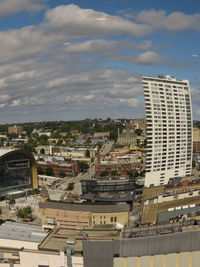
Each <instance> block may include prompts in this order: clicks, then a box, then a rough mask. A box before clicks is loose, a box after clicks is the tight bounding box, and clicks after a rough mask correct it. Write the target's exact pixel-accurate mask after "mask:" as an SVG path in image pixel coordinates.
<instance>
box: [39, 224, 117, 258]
mask: <svg viewBox="0 0 200 267" xmlns="http://www.w3.org/2000/svg"><path fill="white" fill-rule="evenodd" d="M119 234H120V232H119V230H116V229H114V227H113V225H107V226H106V227H105V226H102V227H98V228H97V227H92V228H85V229H70V228H67V227H64V226H56V227H54V229H53V230H52V232H50V233H49V234H48V236H47V237H46V238H45V239H44V240H43V242H42V243H41V244H40V245H39V250H40V249H41V250H53V251H64V249H65V248H73V249H74V251H75V253H78V254H79V253H81V252H82V250H83V244H82V243H83V240H86V239H87V240H116V239H118V238H119ZM71 240H73V242H74V244H69V242H68V241H71Z"/></svg>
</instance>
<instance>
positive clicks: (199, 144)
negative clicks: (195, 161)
mask: <svg viewBox="0 0 200 267" xmlns="http://www.w3.org/2000/svg"><path fill="white" fill-rule="evenodd" d="M193 152H194V153H200V129H199V128H193Z"/></svg>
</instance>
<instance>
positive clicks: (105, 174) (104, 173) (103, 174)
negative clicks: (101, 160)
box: [100, 171, 109, 177]
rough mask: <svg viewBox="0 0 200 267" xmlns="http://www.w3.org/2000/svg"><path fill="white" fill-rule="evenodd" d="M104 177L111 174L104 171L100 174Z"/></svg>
mask: <svg viewBox="0 0 200 267" xmlns="http://www.w3.org/2000/svg"><path fill="white" fill-rule="evenodd" d="M100 175H101V176H102V177H105V176H108V175H109V172H108V171H102V172H101V174H100Z"/></svg>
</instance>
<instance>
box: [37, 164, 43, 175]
mask: <svg viewBox="0 0 200 267" xmlns="http://www.w3.org/2000/svg"><path fill="white" fill-rule="evenodd" d="M37 170H38V174H40V175H42V174H44V171H43V169H42V167H40V166H38V169H37Z"/></svg>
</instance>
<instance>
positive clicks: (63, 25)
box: [0, 0, 186, 122]
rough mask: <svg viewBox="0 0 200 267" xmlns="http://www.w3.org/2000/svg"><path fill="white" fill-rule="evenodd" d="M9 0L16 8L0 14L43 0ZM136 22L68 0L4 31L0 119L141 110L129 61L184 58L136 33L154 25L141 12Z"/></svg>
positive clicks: (174, 62) (166, 62) (175, 62)
mask: <svg viewBox="0 0 200 267" xmlns="http://www.w3.org/2000/svg"><path fill="white" fill-rule="evenodd" d="M12 1H13V3H15V5H13V7H12V8H13V9H7V11H5V10H6V9H5V8H4V9H1V10H0V13H1V12H4V13H2V14H10V13H12V12H18V11H17V10H19V11H20V10H22V9H20V8H19V6H20V4H21V7H22V3H29V4H30V5H29V9H28V7H26V5H25V4H24V5H23V10H25V11H31V10H34V9H35V10H36V9H37V5H38V4H39V6H38V10H39V9H40V4H41V3H42V2H41V1H33V0H32V1H31V0H26V1H25V0H16V2H14V0H12ZM12 1H11V0H8V2H7V3H11V2H12ZM23 1H24V2H23ZM17 3H18V4H17ZM3 4H4V5H5V1H1V0H0V8H1V5H3ZM31 4H33V5H31ZM34 4H35V5H36V6H35V7H34ZM41 5H42V4H41ZM5 6H6V5H5ZM17 6H18V8H19V9H17ZM14 7H15V9H14ZM41 8H42V6H41ZM3 10H4V11H3ZM9 10H10V11H9ZM12 10H13V11H12ZM14 10H15V11H14ZM6 12H7V13H6ZM9 12H10V13H9ZM160 16H161V17H162V16H165V17H167V15H166V14H165V13H162V14H161V15H160ZM146 19H147V18H146ZM135 21H139V22H133V21H131V20H129V19H124V18H122V17H120V16H111V15H108V14H106V13H102V12H97V11H94V10H91V9H81V8H80V7H78V6H75V5H68V6H59V7H56V8H53V9H50V10H48V11H47V12H46V15H45V19H44V21H43V22H41V24H38V25H35V26H28V27H23V28H21V29H14V30H12V29H11V30H6V31H1V32H0V39H1V46H0V63H1V67H0V108H1V121H3V118H5V120H4V121H5V122H7V121H8V120H9V118H10V121H21V120H26V121H28V120H50V119H55V120H56V119H63V120H65V119H69V120H70V119H79V118H85V117H97V116H112V115H113V116H116V117H117V116H118V117H122V116H124V117H133V116H135V117H137V116H144V103H143V89H142V84H141V78H140V77H141V74H140V73H139V69H137V67H135V66H134V65H137V66H138V65H140V66H139V68H141V66H143V67H144V68H145V66H149V65H152V66H155V65H159V66H165V67H166V66H169V65H170V67H171V66H175V65H176V67H177V65H178V64H179V65H181V64H183V63H182V62H179V61H178V60H174V59H171V58H169V57H167V56H165V55H162V52H161V51H159V50H158V47H155V45H154V44H153V42H152V41H150V40H146V41H137V39H136V40H135V39H134V40H133V38H136V37H137V36H145V35H146V34H148V33H150V31H151V30H152V29H153V28H159V27H158V26H156V24H153V22H151V21H150V18H149V20H148V21H146V22H145V21H142V16H141V14H138V16H137V20H136V19H135ZM152 21H153V20H152ZM147 24H148V26H147ZM164 25H166V22H165V24H164ZM177 25H178V24H177ZM162 27H165V28H166V29H167V27H168V28H170V26H167V27H166V26H162ZM177 27H178V26H177ZM185 27H186V26H185ZM179 28H180V26H179ZM80 37H81V39H79V38H80ZM82 37H83V38H82ZM148 39H149V38H148ZM139 40H141V39H139ZM107 63H108V64H107ZM124 63H129V64H128V65H129V67H130V66H131V67H130V69H131V71H128V70H126V69H125V68H124V69H123V67H124V66H125V65H124ZM133 64H134V65H133ZM107 65H108V66H107ZM109 66H112V67H109ZM114 66H115V67H114ZM132 66H134V68H132ZM134 70H135V71H137V72H138V73H137V74H136V73H135V72H134ZM6 120H7V121H6Z"/></svg>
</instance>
